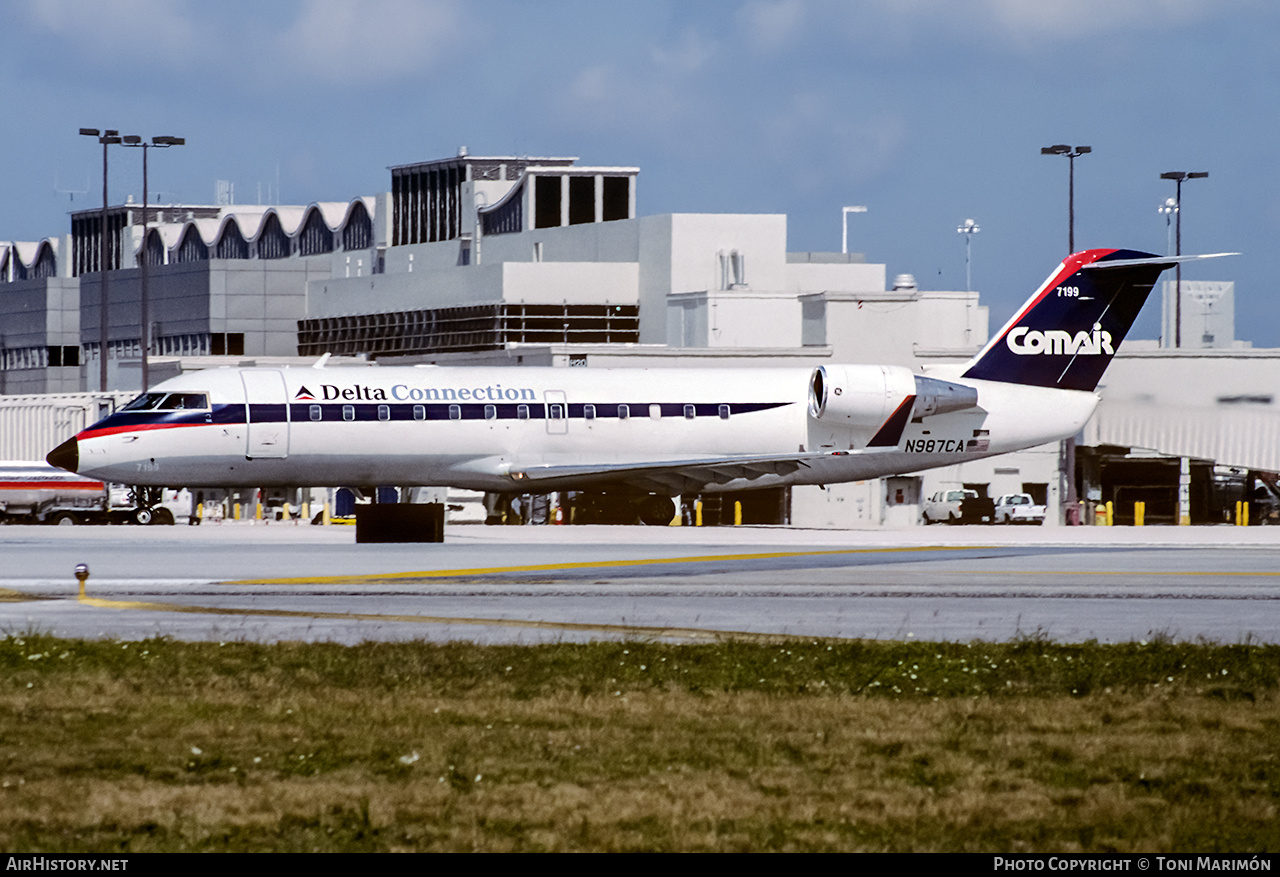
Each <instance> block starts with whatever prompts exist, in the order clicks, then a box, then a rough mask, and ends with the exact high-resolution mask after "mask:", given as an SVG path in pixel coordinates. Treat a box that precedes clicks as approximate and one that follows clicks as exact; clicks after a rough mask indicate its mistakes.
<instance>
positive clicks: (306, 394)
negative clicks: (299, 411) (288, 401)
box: [293, 387, 316, 402]
mask: <svg viewBox="0 0 1280 877" xmlns="http://www.w3.org/2000/svg"><path fill="white" fill-rule="evenodd" d="M293 398H294V401H302V402H314V401H315V400H316V397H315V396H313V395H312V394H311V391H310V390H308V389H307V388H306V387H301V388H299V390H298V392H297V394H296V395H294V397H293Z"/></svg>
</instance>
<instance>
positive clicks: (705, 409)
mask: <svg viewBox="0 0 1280 877" xmlns="http://www.w3.org/2000/svg"><path fill="white" fill-rule="evenodd" d="M589 404H594V406H595V418H594V419H596V420H603V419H609V418H613V419H617V417H618V409H619V408H621V407H622V405H624V404H625V405H627V407H628V409H629V415H628V416H629V417H630V418H632V419H648V417H649V406H650V405H651V404H657V405H658V406H659V407H660V408H661V410H662V416H663V418H679V419H684V418H685V406H686V405H692V406H693V409H694V417H695V418H699V419H700V418H719V417H720V406H721V405H728V406H729V414H730V416H731V417H735V416H738V415H742V414H753V413H756V412H759V411H769V410H771V409H774V408H781V407H783V406H784V405H791V404H795V403H792V402H727V403H726V402H696V403H693V402H661V403H649V402H631V403H618V402H609V403H583V402H574V403H571V404H570V405H569V406H568V408H569V411H568V415H569V419H570V420H585V419H586V406H587V405H589ZM384 405H385V406H386V407H387V408H388V409H389V412H388V413H389V417H388V419H389V420H391V421H415V420H450V419H452V418H450V416H449V414H450V411H449V409H450V408H453V407H455V406H456V407H457V408H458V409H459V413H460V415H461V417H460V419H461V420H485V419H487V418H486V417H485V408H487V407H489V405H492V406H493V408H494V409H496V410H495V417H494V418H493V419H495V420H520V419H527V420H545V419H546V418H547V407H548V406H547V404H546V403H542V402H525V403H515V402H501V403H488V404H486V403H479V402H453V403H449V402H430V403H423V402H420V403H405V402H395V403H389V402H382V403H378V402H345V403H344V402H294V403H292V404H290V405H285V404H259V403H256V402H255V403H253V404H252V405H250V406H249V420H251V421H252V422H253V423H283V422H285V421H286V420H287V421H291V422H293V423H311V422H323V423H343V422H345V421H344V420H343V416H342V415H343V409H344V408H347V407H350V408H352V409H354V415H355V417H354V421H355V422H368V421H374V422H377V421H378V420H379V419H380V418H379V417H378V409H379V408H380V407H382V406H384ZM313 406H318V407H319V408H320V420H319V421H312V420H311V408H312V407H313ZM415 408H420V409H422V414H423V416H421V417H419V416H415V414H416V412H415V411H414V409H415ZM521 408H525V409H527V415H526V417H524V418H521V416H520V409H521ZM245 422H246V419H245V406H244V405H243V404H239V403H232V404H224V405H214V406H213V409H212V410H211V411H126V412H117V413H116V414H111V415H108V416H107V417H105V418H103V419H102V420H100V421H98V422H97V423H95V424H94V425H93V426H91V427H89V430H86V431H96V430H103V429H113V430H117V431H124V430H123V429H122V428H127V427H130V426H157V425H173V426H183V425H200V424H222V425H227V424H243V423H245Z"/></svg>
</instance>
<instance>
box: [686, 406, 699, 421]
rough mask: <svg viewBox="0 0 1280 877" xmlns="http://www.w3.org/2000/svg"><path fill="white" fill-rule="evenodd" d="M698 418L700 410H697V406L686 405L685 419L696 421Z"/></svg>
mask: <svg viewBox="0 0 1280 877" xmlns="http://www.w3.org/2000/svg"><path fill="white" fill-rule="evenodd" d="M697 416H698V408H697V406H696V405H686V406H684V419H685V420H693V419H694V418H695V417H697Z"/></svg>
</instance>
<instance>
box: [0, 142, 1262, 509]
mask: <svg viewBox="0 0 1280 877" xmlns="http://www.w3.org/2000/svg"><path fill="white" fill-rule="evenodd" d="M576 162H577V159H576V158H572V157H528V156H523V157H522V156H472V155H470V154H468V153H467V152H466V151H465V150H462V151H460V152H459V154H458V155H456V156H452V157H449V158H445V159H439V160H434V161H426V162H419V163H414V164H409V165H400V166H396V167H393V168H391V170H390V176H391V179H390V190H389V191H387V192H384V193H381V194H378V195H373V196H364V197H359V198H355V199H353V200H350V201H346V202H316V203H312V204H309V205H306V206H267V207H263V206H242V205H220V206H172V205H171V206H164V207H155V208H152V209H151V212H150V217H149V218H150V220H151V221H150V222H148V223H146V224H145V228H144V223H143V221H142V216H141V210H140V209H139V207H138V206H137V205H134V204H131V203H130V204H124V205H120V206H117V207H115V208H112V209H111V210H110V211H108V230H109V234H108V245H107V258H106V264H107V266H108V280H109V284H108V290H109V293H108V294H109V328H108V335H107V338H106V339H105V341H106V349H107V356H108V366H109V368H108V388H109V389H111V390H127V389H136V388H137V387H138V385H139V378H140V375H139V368H138V366H139V356H140V350H141V339H142V334H143V333H142V329H141V325H140V301H141V280H142V278H141V274H142V272H141V270H140V265H141V263H142V262H143V261H145V263H146V265H147V268H148V277H149V284H148V285H149V295H148V299H149V312H150V319H149V323H150V336H151V339H152V342H151V343H152V347H151V351H152V354H151V355H152V358H153V359H154V361H155V366H154V368H153V377H154V378H155V379H156V380H159V379H161V378H163V377H164V376H165V375H169V374H173V373H175V372H176V371H179V370H182V369H188V368H199V367H207V365H208V364H209V363H210V362H218V361H222V362H226V361H231V362H235V363H240V362H247V361H262V360H263V359H264V358H273V357H274V358H281V357H294V356H302V357H315V356H319V355H321V354H324V353H330V354H334V355H344V356H350V357H362V358H364V359H367V360H374V361H377V362H382V363H386V364H398V363H437V364H452V365H468V364H486V365H510V366H521V365H555V366H566V367H579V366H588V367H591V366H594V367H601V366H644V367H663V366H677V365H678V366H690V365H697V366H709V367H715V366H742V365H787V366H797V367H813V366H816V365H819V364H822V363H825V362H850V363H858V362H883V363H891V364H898V365H904V366H908V367H910V368H912V369H920V368H923V367H926V366H928V365H930V364H934V363H948V362H952V363H954V362H963V361H965V360H967V359H968V358H969V357H971V356H972V355H973V354H974V353H976V352H977V351H978V350H979V349H980V348H981V347H982V346H983V344H985V343H986V341H987V338H988V335H989V331H990V325H989V320H988V314H987V309H986V307H984V306H983V305H981V304H980V302H979V298H978V294H977V293H976V292H960V291H929V290H921V289H919V288H918V287H917V285H916V283H915V281H914V279H913V278H911V276H910V275H900V276H899V277H897V278H894V279H893V281H892V282H889V281H888V278H887V276H886V271H885V266H884V265H880V264H875V263H869V262H867V261H866V260H865V258H864V257H863V256H861V255H858V254H837V253H815V252H789V251H788V249H787V218H786V217H785V216H781V215H759V214H665V215H656V216H640V215H638V213H637V207H636V205H637V182H638V175H639V169H637V168H634V167H595V166H580V165H578V164H577V163H576ZM101 222H102V214H101V211H98V210H86V211H80V212H77V213H74V214H72V221H71V233H70V234H68V235H65V236H62V237H60V238H51V239H46V240H44V241H41V242H38V243H33V244H27V243H15V244H0V320H3V323H2V324H0V325H2V326H3V328H2V329H0V391H3V392H5V393H55V392H57V393H69V392H74V391H90V392H92V391H99V390H100V389H101V388H99V387H98V365H97V363H98V361H99V360H98V357H99V355H100V351H101V350H102V346H103V339H102V338H101V337H100V336H101V332H100V329H99V322H100V311H99V303H100V300H101V297H102V296H101V279H102V274H101V272H100V267H101V264H102V261H103V260H102V258H101V253H100V252H99V251H100V249H101V245H100V239H101ZM1233 292H1234V291H1233V289H1232V288H1231V285H1230V284H1204V283H1200V284H1195V283H1191V282H1187V281H1184V282H1183V305H1184V307H1183V327H1182V334H1183V338H1184V340H1185V339H1188V338H1197V339H1198V344H1197V346H1202V347H1205V348H1212V350H1211V351H1206V352H1212V354H1213V355H1214V356H1216V357H1218V358H1217V359H1214V360H1212V361H1213V362H1214V363H1215V369H1214V370H1213V375H1214V377H1213V379H1212V380H1214V381H1221V382H1222V386H1225V387H1228V388H1231V387H1239V388H1241V389H1239V391H1238V392H1237V391H1236V390H1234V389H1228V390H1225V391H1224V392H1225V393H1226V395H1228V396H1232V395H1234V396H1238V397H1240V398H1248V399H1251V400H1255V401H1253V402H1249V403H1248V404H1244V403H1241V405H1238V406H1237V407H1236V408H1233V409H1231V410H1233V411H1244V410H1245V409H1246V408H1247V409H1248V410H1249V411H1250V412H1251V413H1254V414H1256V413H1258V412H1259V411H1260V410H1261V409H1262V408H1263V407H1265V406H1269V405H1271V404H1272V401H1271V400H1270V396H1269V395H1268V394H1267V393H1265V392H1264V391H1263V390H1262V389H1261V388H1258V387H1254V386H1253V385H1252V383H1250V381H1249V380H1245V379H1243V378H1241V375H1242V374H1243V372H1242V371H1241V370H1242V369H1246V368H1249V367H1250V366H1252V365H1256V364H1257V361H1261V359H1265V357H1261V358H1260V357H1259V355H1258V352H1255V351H1248V350H1247V349H1245V347H1244V345H1242V344H1241V343H1240V342H1237V341H1235V339H1234V331H1233V327H1232V316H1233V315H1232V310H1231V308H1232V304H1231V303H1232V295H1233ZM1169 295H1170V293H1169V292H1168V291H1166V301H1168V297H1169ZM1165 310H1166V311H1169V310H1170V308H1168V307H1167V306H1166V308H1165ZM1002 316H1003V315H1002ZM1171 319H1172V318H1171V317H1167V318H1166V332H1165V334H1166V336H1168V335H1170V334H1171V333H1170V332H1169V330H1168V326H1169V325H1171V323H1169V320H1171ZM1148 347H1149V348H1150V349H1148ZM1157 349H1158V348H1157V345H1156V344H1155V342H1151V343H1150V344H1149V345H1147V346H1144V345H1142V344H1136V343H1132V342H1131V343H1130V344H1126V345H1125V346H1124V347H1122V349H1121V355H1120V356H1119V357H1118V358H1117V359H1116V361H1115V363H1114V364H1113V366H1112V371H1111V372H1109V373H1108V376H1107V377H1108V384H1107V386H1106V389H1105V390H1104V395H1106V396H1107V397H1108V403H1107V404H1104V406H1103V410H1102V413H1101V414H1100V416H1099V418H1098V419H1095V421H1094V423H1093V424H1091V425H1090V429H1091V430H1095V431H1094V432H1089V431H1086V434H1085V435H1083V436H1081V439H1082V440H1083V441H1085V442H1088V443H1090V445H1091V446H1095V445H1096V446H1106V447H1108V448H1113V447H1114V448H1119V449H1121V450H1122V451H1123V453H1124V454H1127V453H1129V449H1130V447H1146V446H1148V445H1149V446H1150V447H1151V448H1155V449H1161V450H1168V449H1173V450H1172V452H1173V453H1176V454H1184V453H1185V454H1191V455H1199V454H1204V453H1213V454H1217V453H1219V451H1221V452H1222V453H1223V454H1225V457H1224V459H1226V458H1230V459H1235V460H1237V461H1244V462H1243V463H1240V465H1247V466H1252V467H1255V468H1261V467H1262V465H1263V464H1264V463H1265V464H1266V465H1271V462H1270V461H1271V457H1270V456H1267V455H1266V454H1265V453H1262V452H1261V451H1259V453H1256V454H1255V453H1253V452H1252V451H1250V452H1249V453H1244V454H1236V453H1235V449H1233V448H1221V447H1219V446H1218V445H1212V444H1211V443H1210V444H1205V443H1203V442H1202V443H1200V444H1196V443H1194V442H1192V443H1183V442H1181V440H1180V439H1178V438H1177V436H1176V435H1174V434H1173V433H1172V432H1171V429H1172V425H1171V424H1170V423H1168V422H1165V423H1163V424H1157V423H1156V421H1155V420H1151V419H1148V421H1144V422H1145V423H1147V426H1149V427H1151V428H1152V429H1155V430H1156V432H1155V433H1154V434H1152V433H1141V432H1140V431H1136V430H1138V427H1136V426H1134V425H1133V418H1134V412H1138V411H1141V410H1144V409H1143V407H1142V405H1141V404H1136V403H1135V404H1127V403H1126V404H1121V405H1118V406H1110V405H1109V403H1110V400H1111V399H1113V398H1114V399H1121V398H1127V397H1126V395H1125V394H1126V393H1128V392H1129V390H1126V389H1121V387H1129V388H1133V387H1140V386H1146V384H1145V383H1144V382H1147V381H1152V380H1158V378H1156V377H1154V375H1155V374H1157V372H1148V371H1145V370H1143V369H1142V368H1139V367H1138V365H1137V364H1139V363H1144V362H1146V361H1147V359H1150V358H1151V357H1156V356H1157V355H1158V356H1163V357H1164V359H1162V360H1161V362H1160V365H1159V366H1158V367H1157V369H1158V370H1167V368H1168V367H1169V365H1170V363H1171V362H1177V363H1190V359H1188V357H1191V356H1193V355H1194V354H1192V352H1191V351H1188V350H1185V349H1184V350H1180V351H1170V350H1164V351H1160V352H1159V353H1158V354H1157V352H1156V351H1157ZM219 357H221V359H219ZM1144 357H1145V358H1144ZM1165 360H1168V362H1166V361H1165ZM276 361H282V360H279V359H277V360H276ZM1267 362H1268V363H1269V362H1270V360H1267ZM1180 374H1181V373H1180ZM1199 374H1201V372H1198V371H1196V368H1195V366H1191V365H1188V366H1187V373H1186V375H1185V376H1184V379H1185V380H1186V381H1187V382H1188V383H1189V384H1190V385H1198V384H1197V381H1198V380H1199V381H1201V383H1202V382H1203V379H1198V378H1197V377H1196V375H1199ZM1246 384H1248V385H1249V386H1245V385H1246ZM1133 392H1137V390H1133ZM1139 395H1141V393H1139ZM1263 396H1266V397H1267V399H1268V401H1267V402H1266V403H1265V405H1264V403H1261V402H1257V401H1256V400H1257V399H1261V398H1262V397H1263ZM103 398H106V397H105V396H104V397H103ZM1212 405H1213V406H1218V407H1217V408H1212V406H1211V409H1210V410H1213V411H1215V412H1217V413H1219V414H1220V413H1221V411H1220V409H1221V408H1222V407H1223V406H1224V405H1228V403H1221V402H1218V401H1215V402H1213V403H1212ZM1171 408H1172V400H1166V399H1164V398H1163V397H1162V398H1161V399H1160V400H1159V401H1157V402H1155V403H1153V410H1158V411H1167V410H1171ZM1126 418H1127V419H1126ZM1157 420H1158V418H1157ZM1122 422H1123V423H1125V424H1127V425H1125V426H1120V425H1119V424H1121V423H1122ZM1197 422H1199V421H1197ZM1099 424H1101V425H1100V426H1099ZM1152 424H1156V425H1155V426H1152ZM1143 442H1145V443H1146V445H1144V444H1143ZM1141 453H1144V454H1147V455H1148V456H1149V452H1146V451H1142V452H1141ZM1108 455H1109V456H1108ZM1103 457H1107V459H1108V460H1111V462H1109V463H1107V464H1106V465H1107V466H1108V467H1112V466H1113V465H1119V464H1115V462H1114V457H1115V454H1114V453H1112V452H1110V451H1108V452H1107V454H1104V455H1101V456H1099V455H1098V454H1095V453H1093V452H1090V451H1086V452H1084V453H1083V459H1084V460H1085V463H1084V464H1083V468H1082V470H1081V473H1078V474H1079V475H1080V480H1079V484H1080V488H1081V490H1082V491H1084V492H1086V493H1089V494H1090V496H1093V494H1097V498H1098V499H1099V501H1102V500H1101V497H1102V494H1103V492H1104V490H1105V483H1106V482H1105V479H1104V478H1103V477H1102V475H1101V474H1100V473H1101V471H1102V470H1101V468H1100V466H1101V464H1100V463H1098V461H1099V460H1101V459H1102V458H1103ZM1205 459H1218V457H1217V456H1211V457H1206V458H1205ZM1062 467H1063V457H1062V449H1061V448H1060V447H1059V446H1058V445H1056V444H1055V445H1053V446H1048V447H1043V448H1037V449H1032V450H1029V451H1024V452H1021V453H1019V454H1013V455H1007V456H1003V457H999V458H995V459H991V460H985V461H979V462H977V463H970V464H965V465H962V466H952V467H948V468H945V469H939V470H929V471H927V472H924V473H919V474H911V473H906V474H903V475H901V476H897V477H894V478H886V479H880V480H877V481H869V482H865V483H857V484H845V485H830V486H829V487H827V488H818V487H812V488H797V489H795V490H793V491H789V492H785V493H784V492H776V493H777V494H778V495H770V496H768V497H765V498H748V501H749V502H752V503H754V505H753V509H755V511H753V514H756V513H758V514H759V515H760V516H762V518H768V519H770V520H776V519H783V520H789V521H791V522H793V523H797V524H803V525H809V526H826V527H853V526H880V525H912V524H915V523H917V522H918V520H919V514H918V512H919V502H920V499H921V498H922V497H924V496H927V495H929V494H930V493H932V492H934V491H935V490H938V489H941V488H943V487H953V486H960V485H964V486H967V487H973V488H974V489H978V490H979V491H981V492H984V493H986V494H987V495H990V496H997V495H999V494H1002V493H1009V492H1027V493H1031V494H1032V496H1033V497H1034V498H1035V499H1036V500H1037V501H1039V502H1046V503H1048V504H1049V505H1050V507H1051V508H1055V509H1056V508H1058V507H1059V505H1060V503H1061V500H1062V498H1063V496H1064V495H1065V493H1066V483H1065V481H1064V480H1063V478H1062V476H1061V475H1060V472H1061V470H1062ZM1090 467H1092V468H1090ZM1184 468H1185V467H1184ZM1201 468H1203V467H1201ZM1210 468H1211V467H1210ZM1275 468H1277V469H1280V462H1277V463H1276V465H1275ZM1116 471H1119V470H1118V469H1116ZM1113 492H1114V491H1113ZM1050 517H1051V519H1054V522H1056V516H1054V515H1051V516H1050Z"/></svg>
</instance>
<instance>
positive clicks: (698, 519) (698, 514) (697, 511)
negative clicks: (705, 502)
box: [693, 500, 702, 527]
mask: <svg viewBox="0 0 1280 877" xmlns="http://www.w3.org/2000/svg"><path fill="white" fill-rule="evenodd" d="M693 525H694V526H695V527H701V526H702V500H698V501H697V502H695V503H694V504H693Z"/></svg>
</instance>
